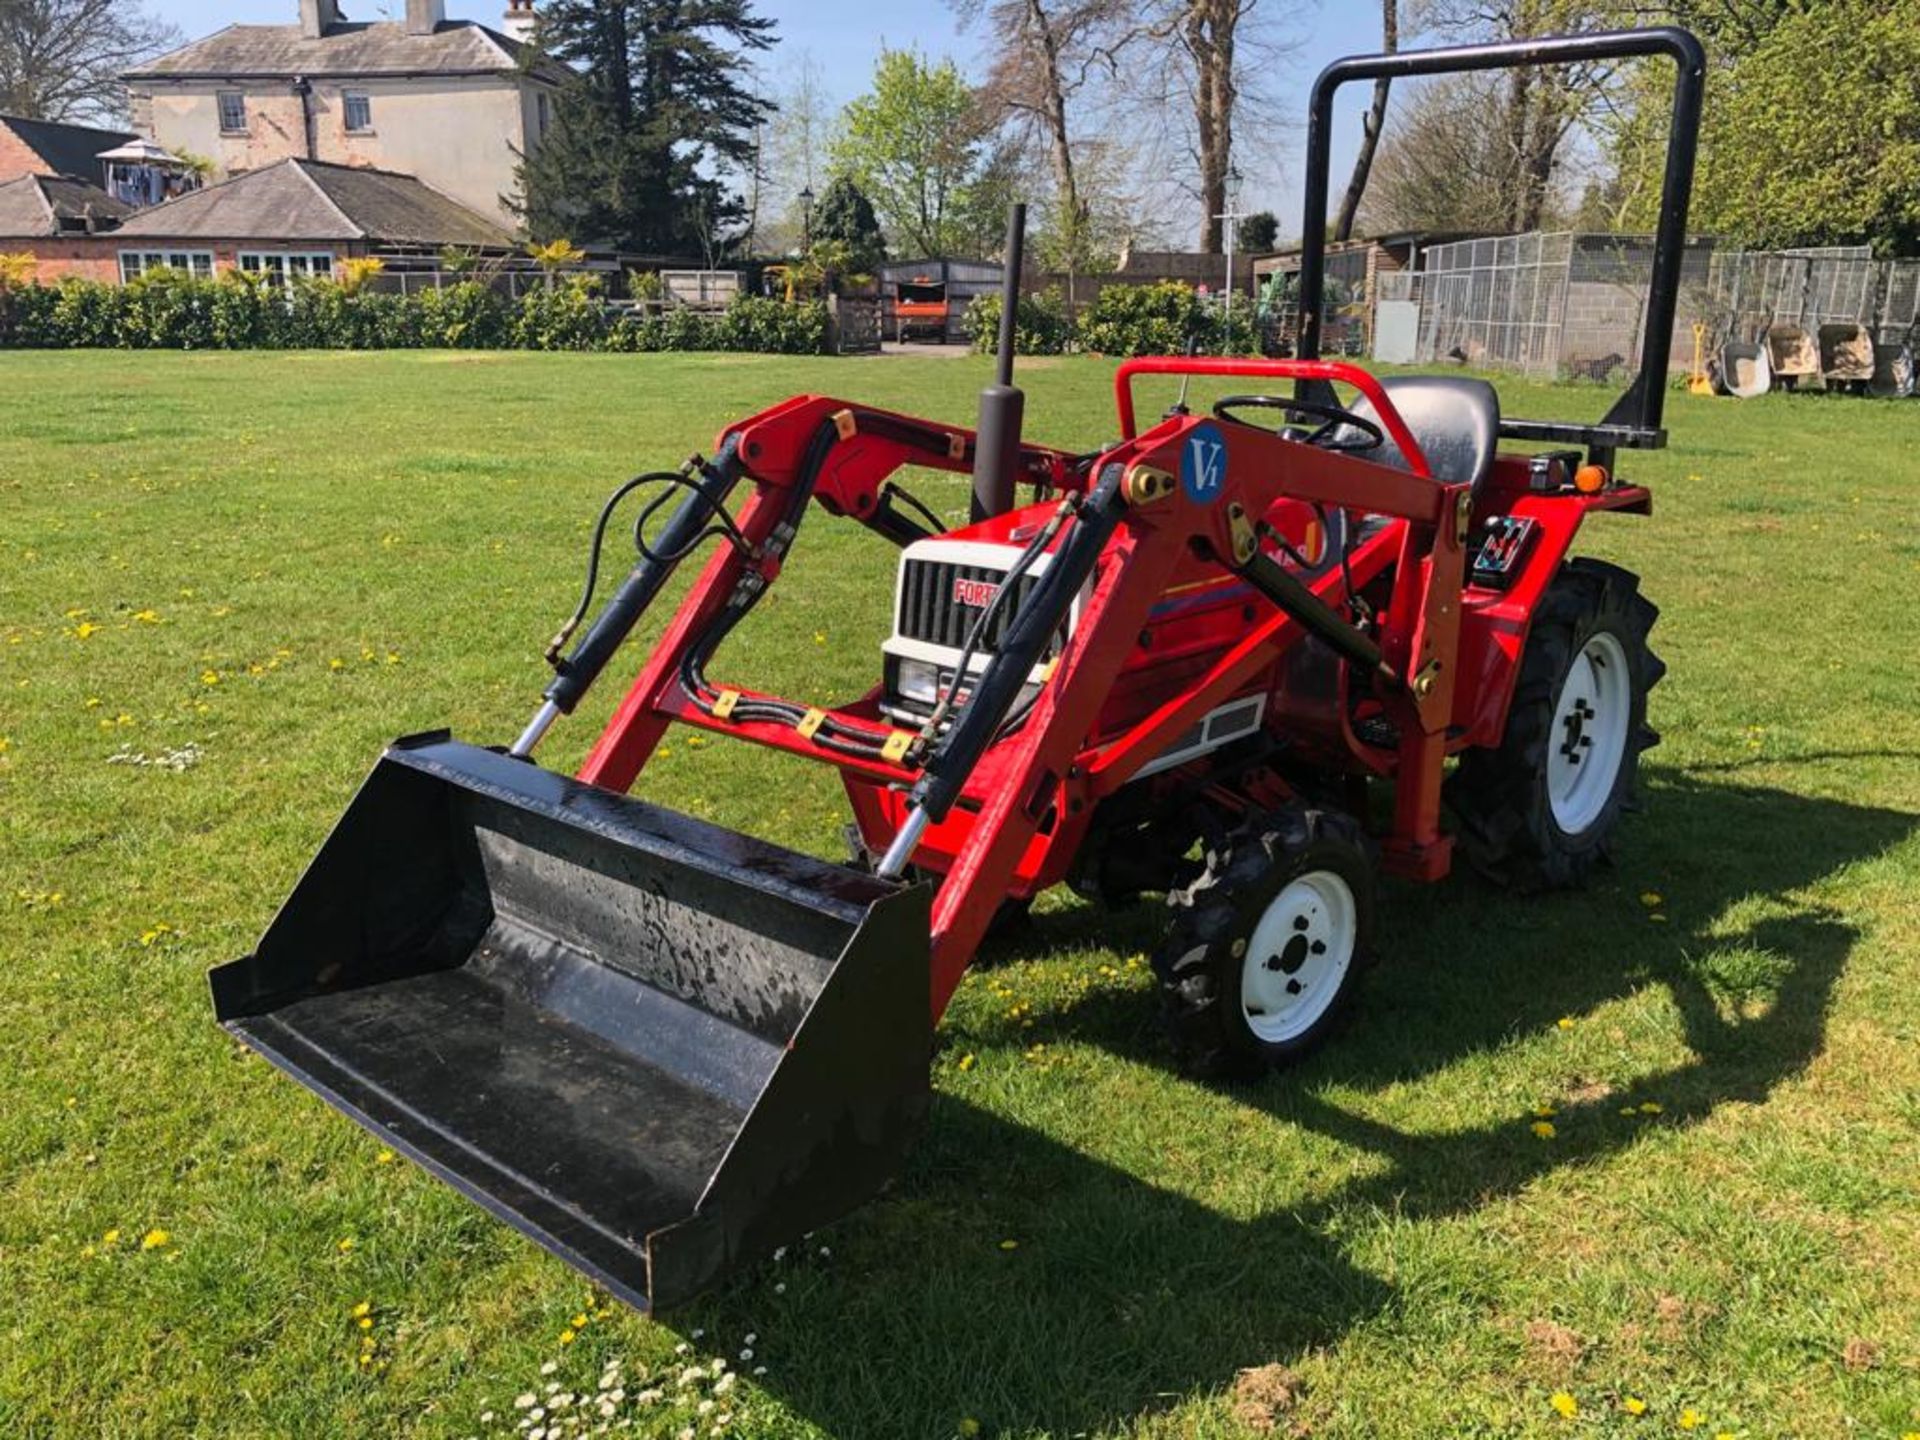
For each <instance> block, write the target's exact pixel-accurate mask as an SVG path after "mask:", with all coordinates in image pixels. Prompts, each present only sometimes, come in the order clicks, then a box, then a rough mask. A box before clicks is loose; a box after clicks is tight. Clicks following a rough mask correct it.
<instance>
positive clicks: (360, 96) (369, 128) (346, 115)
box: [340, 90, 373, 135]
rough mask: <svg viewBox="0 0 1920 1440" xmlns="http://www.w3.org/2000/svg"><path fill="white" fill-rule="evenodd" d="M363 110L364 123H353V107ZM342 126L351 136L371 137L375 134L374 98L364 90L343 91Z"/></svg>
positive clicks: (341, 101)
mask: <svg viewBox="0 0 1920 1440" xmlns="http://www.w3.org/2000/svg"><path fill="white" fill-rule="evenodd" d="M355 105H358V106H360V108H361V112H362V114H361V119H362V122H363V123H361V124H359V125H356V124H354V123H353V107H354V106H355ZM340 124H341V125H342V127H343V128H344V129H345V130H346V132H347V134H349V135H371V134H372V133H373V96H371V95H369V94H368V93H367V92H366V91H364V90H343V91H341V93H340Z"/></svg>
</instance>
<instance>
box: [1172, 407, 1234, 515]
mask: <svg viewBox="0 0 1920 1440" xmlns="http://www.w3.org/2000/svg"><path fill="white" fill-rule="evenodd" d="M1226 483H1227V442H1226V437H1225V436H1223V435H1221V433H1220V430H1219V427H1218V426H1216V425H1214V424H1212V423H1211V422H1202V423H1201V424H1199V425H1196V426H1194V427H1193V429H1191V430H1189V431H1188V432H1187V438H1186V440H1185V442H1184V443H1183V444H1182V445H1181V447H1180V484H1181V487H1182V488H1183V489H1184V490H1185V491H1186V492H1187V498H1188V499H1189V500H1192V501H1194V502H1195V503H1196V504H1199V505H1211V504H1212V503H1213V502H1214V501H1215V500H1218V499H1219V498H1220V492H1221V491H1222V490H1223V489H1225V488H1226Z"/></svg>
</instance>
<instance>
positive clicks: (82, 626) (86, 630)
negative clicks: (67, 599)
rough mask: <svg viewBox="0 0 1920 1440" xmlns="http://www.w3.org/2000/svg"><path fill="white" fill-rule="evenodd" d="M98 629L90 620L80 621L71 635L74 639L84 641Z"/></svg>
mask: <svg viewBox="0 0 1920 1440" xmlns="http://www.w3.org/2000/svg"><path fill="white" fill-rule="evenodd" d="M99 629H100V627H99V626H98V625H96V624H94V623H93V622H92V621H91V620H82V621H81V622H80V623H79V624H78V625H76V626H74V627H73V633H74V637H75V638H76V639H80V640H84V639H86V638H87V637H88V636H89V635H92V634H94V633H95V632H97V631H98V630H99Z"/></svg>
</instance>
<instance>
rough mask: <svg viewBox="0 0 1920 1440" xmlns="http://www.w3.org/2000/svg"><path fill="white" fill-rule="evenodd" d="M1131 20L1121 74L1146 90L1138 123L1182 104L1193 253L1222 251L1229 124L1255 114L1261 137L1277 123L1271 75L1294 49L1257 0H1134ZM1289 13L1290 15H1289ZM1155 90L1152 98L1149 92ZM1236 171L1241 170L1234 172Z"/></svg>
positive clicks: (1276, 17)
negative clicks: (1195, 219)
mask: <svg viewBox="0 0 1920 1440" xmlns="http://www.w3.org/2000/svg"><path fill="white" fill-rule="evenodd" d="M1136 4H1137V5H1138V9H1137V11H1136V14H1137V16H1138V17H1139V18H1138V19H1137V21H1136V23H1135V25H1134V27H1133V29H1132V30H1131V31H1130V32H1129V35H1128V36H1127V37H1126V39H1127V43H1128V44H1129V45H1130V47H1131V48H1130V50H1129V53H1128V65H1127V67H1126V68H1127V70H1129V71H1131V72H1134V73H1135V74H1136V76H1137V77H1138V78H1137V80H1136V84H1137V85H1139V86H1141V87H1143V88H1144V89H1145V90H1146V91H1147V92H1148V93H1146V94H1144V95H1143V96H1142V97H1141V98H1142V99H1144V100H1145V101H1146V103H1147V104H1148V105H1149V106H1154V105H1158V106H1160V107H1167V108H1166V110H1164V111H1163V110H1161V109H1149V110H1147V111H1146V112H1145V113H1144V116H1143V121H1142V123H1145V124H1151V123H1153V121H1154V120H1155V119H1158V118H1160V117H1161V116H1162V115H1163V114H1164V115H1165V119H1166V120H1168V121H1171V122H1172V123H1175V124H1177V123H1178V117H1177V116H1175V115H1173V114H1172V113H1171V105H1172V102H1173V101H1174V99H1175V98H1176V97H1179V98H1181V99H1183V100H1184V108H1185V110H1186V120H1187V124H1186V126H1185V131H1186V133H1185V137H1184V138H1185V140H1186V144H1187V149H1188V152H1189V156H1190V158H1191V162H1192V165H1193V170H1192V172H1191V173H1192V175H1193V178H1194V181H1195V183H1194V185H1193V187H1192V189H1193V194H1194V198H1195V199H1197V200H1198V201H1199V202H1200V214H1201V220H1200V248H1201V249H1202V250H1203V251H1205V252H1207V253H1208V254H1216V255H1217V254H1219V253H1220V251H1221V249H1222V248H1223V247H1222V240H1223V238H1224V236H1223V228H1222V227H1223V224H1224V222H1223V221H1222V219H1221V218H1220V217H1221V216H1223V215H1224V214H1225V213H1226V209H1227V203H1228V184H1229V181H1230V179H1231V177H1232V175H1233V172H1234V170H1235V168H1236V166H1235V162H1234V135H1235V130H1236V126H1237V125H1238V124H1239V122H1240V121H1241V120H1242V119H1243V118H1245V117H1246V116H1248V115H1250V114H1251V115H1253V116H1256V117H1258V119H1259V121H1260V126H1261V133H1262V134H1266V135H1269V136H1270V135H1271V133H1272V132H1273V131H1275V130H1277V129H1278V128H1280V127H1281V126H1282V125H1283V124H1284V123H1285V122H1284V121H1283V120H1281V118H1280V116H1279V114H1278V112H1277V110H1276V107H1275V105H1274V102H1275V100H1276V99H1277V98H1278V97H1277V95H1276V93H1275V77H1276V76H1278V75H1280V74H1281V73H1282V72H1283V71H1284V69H1285V66H1286V62H1287V60H1288V58H1289V57H1290V55H1291V53H1292V52H1293V51H1294V50H1295V49H1296V48H1297V46H1296V45H1295V44H1294V43H1293V42H1292V40H1291V39H1290V36H1289V32H1288V31H1287V29H1286V27H1285V21H1283V19H1282V15H1281V12H1280V11H1278V10H1276V9H1275V8H1274V7H1272V6H1268V7H1267V8H1266V9H1264V10H1262V9H1260V0H1136ZM1294 13H1297V12H1294ZM1155 90H1157V91H1158V94H1157V95H1156V94H1154V93H1152V92H1153V91H1155ZM1238 168H1241V169H1244V168H1246V167H1244V166H1242V167H1238Z"/></svg>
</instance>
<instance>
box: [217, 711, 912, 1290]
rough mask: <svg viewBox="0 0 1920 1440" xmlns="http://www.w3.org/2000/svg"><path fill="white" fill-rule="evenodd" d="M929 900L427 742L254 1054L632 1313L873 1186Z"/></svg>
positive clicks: (236, 983)
mask: <svg viewBox="0 0 1920 1440" xmlns="http://www.w3.org/2000/svg"><path fill="white" fill-rule="evenodd" d="M928 944H929V940H928V899H927V889H926V887H924V886H906V885H903V884H900V883H897V882H894V881H888V880H880V879H875V878H873V877H870V876H866V875H862V874H858V873H855V872H853V871H850V870H847V869H845V868H843V867H840V866H835V865H829V864H826V863H824V862H822V861H818V860H813V859H810V858H808V857H806V856H804V855H798V854H795V853H794V852H792V851H788V850H783V849H781V848H779V847H778V846H774V845H769V844H766V843H763V842H761V841H757V840H753V839H751V838H749V837H747V836H743V835H739V834H735V833H734V832H732V831H729V830H722V829H720V828H718V827H716V826H712V825H708V824H705V823H704V822H701V821H698V820H694V819H690V818H688V817H687V816H684V815H678V814H675V813H674V812H672V811H669V810H663V809H660V808H659V807H657V806H653V805H649V804H645V803H643V802H641V801H638V800H634V799H630V798H629V797H627V796H624V795H616V794H614V793H612V792H610V791H606V790H601V789H598V788H595V787H593V786H590V785H584V784H581V783H580V782H578V781H575V780H571V779H568V778H566V777H564V776H560V775H555V774H553V773H551V772H549V771H545V770H541V769H539V768H538V767H536V766H534V765H532V764H530V763H527V762H524V761H520V760H514V759H509V758H508V757H506V756H505V755H502V754H499V753H497V752H494V751H490V750H483V749H478V748H476V747H474V746H471V745H463V744H460V743H458V742H456V741H452V740H449V739H448V738H447V737H446V736H445V735H443V734H442V735H429V736H422V737H416V738H414V739H411V740H403V741H400V742H399V743H398V744H396V745H395V746H394V747H393V748H391V749H389V750H388V751H387V752H386V754H385V755H383V756H382V757H381V758H380V760H379V762H378V763H377V764H376V765H375V766H374V769H373V773H372V774H371V775H370V776H369V777H368V778H367V781H366V784H365V785H363V786H362V787H361V790H360V793H359V794H358V795H357V796H356V797H355V798H354V801H353V804H352V805H351V806H350V807H349V808H348V810H347V813H346V814H345V816H344V817H343V818H342V819H341V821H340V823H339V825H338V826H337V827H336V828H335V829H334V831H333V834H332V835H331V836H330V837H329V838H328V840H327V842H326V844H325V845H324V846H323V847H322V849H321V851H320V854H319V855H318V856H317V857H316V858H315V860H314V861H313V863H312V865H311V866H310V867H309V868H308V870H307V873H306V874H305V876H303V877H302V879H301V881H300V883H299V885H298V887H297V888H296V889H295V890H294V892H293V895H292V896H291V898H289V899H288V901H287V903H286V905H285V906H284V907H283V908H282V909H281V911H280V913H279V915H278V916H276V917H275V919H274V921H273V923H272V925H271V926H270V927H269V928H268V930H267V933H266V934H265V936H264V937H262V939H261V941H260V945H259V948H258V949H257V950H255V951H254V953H253V954H251V955H249V956H247V957H246V958H245V959H242V960H237V961H235V962H233V963H232V964H229V965H223V966H220V967H219V968H217V969H215V970H214V971H213V973H212V976H211V980H212V985H213V999H214V1009H215V1012H216V1014H217V1015H218V1017H219V1019H220V1020H221V1022H222V1023H223V1024H224V1025H225V1026H226V1027H227V1028H228V1029H229V1030H231V1031H233V1032H234V1033H235V1034H236V1035H238V1036H240V1037H241V1038H242V1039H243V1040H245V1041H246V1043H247V1044H249V1045H251V1046H252V1047H253V1048H255V1049H256V1050H258V1051H260V1052H261V1053H262V1054H263V1055H265V1056H266V1057H267V1058H268V1059H269V1060H271V1061H272V1062H273V1063H274V1064H275V1065H277V1066H279V1067H280V1068H281V1069H282V1070H285V1071H286V1072H287V1073H288V1074H289V1075H291V1076H293V1077H294V1078H295V1079H296V1080H298V1081H300V1082H301V1083H302V1084H304V1085H306V1086H308V1087H309V1088H310V1089H312V1090H315V1091H317V1092H318V1093H319V1094H320V1095H321V1097H322V1098H324V1099H325V1100H326V1101H327V1102H328V1103H329V1104H331V1105H333V1106H335V1107H336V1108H338V1109H340V1110H342V1111H344V1112H345V1113H347V1114H348V1115H350V1116H352V1117H353V1118H354V1119H356V1120H358V1121H359V1122H360V1123H361V1124H363V1125H365V1126H366V1127H367V1128H369V1129H370V1130H373V1131H374V1132H375V1133H377V1134H378V1135H380V1136H381V1137H382V1139H384V1140H386V1141H387V1142H388V1143H389V1144H391V1145H393V1146H394V1147H395V1148H396V1149H399V1150H403V1151H405V1152H406V1153H407V1154H409V1155H411V1156H412V1157H414V1158H415V1159H417V1160H418V1161H419V1162H420V1163H421V1164H422V1165H424V1166H425V1167H427V1168H428V1169H429V1170H431V1171H433V1172H434V1173H435V1174H437V1175H439V1176H440V1177H441V1178H442V1179H444V1180H446V1181H448V1182H450V1183H451V1184H453V1185H455V1186H457V1187H458V1188H459V1189H460V1190H462V1191H464V1192H465V1193H466V1194H467V1195H468V1196H470V1197H471V1198H472V1199H474V1200H477V1201H478V1202H479V1203H480V1204H482V1205H484V1206H485V1207H486V1208H487V1209H488V1210H490V1211H492V1212H493V1213H494V1214H495V1215H497V1216H499V1217H500V1218H501V1219H503V1220H505V1221H507V1222H508V1223H509V1224H511V1225H513V1226H515V1227H516V1228H518V1229H519V1230H521V1231H523V1232H524V1233H526V1234H527V1235H529V1236H531V1237H532V1238H533V1239H534V1240H536V1241H538V1242H539V1243H540V1244H542V1245H544V1246H545V1247H546V1248H547V1249H549V1250H551V1251H553V1252H554V1253H555V1254H556V1255H558V1256H560V1257H561V1258H562V1259H564V1260H566V1261H568V1262H569V1263H571V1264H573V1265H575V1266H577V1267H578V1268H579V1269H581V1270H583V1271H585V1272H586V1273H587V1274H588V1275H589V1276H591V1277H593V1278H594V1279H595V1280H597V1281H599V1282H600V1283H602V1284H604V1285H605V1286H606V1287H607V1288H608V1289H609V1290H611V1291H612V1292H614V1293H615V1294H618V1295H619V1296H621V1297H622V1298H623V1299H626V1300H627V1301H629V1302H631V1303H633V1304H635V1305H638V1306H641V1307H643V1308H650V1307H653V1306H657V1305H671V1304H674V1303H676V1302H678V1301H681V1300H684V1299H686V1298H687V1297H688V1296H690V1295H692V1294H694V1293H695V1292H697V1291H699V1290H701V1289H703V1288H704V1287H706V1286H707V1285H709V1284H711V1283H712V1282H714V1281H715V1280H717V1279H718V1278H719V1277H721V1276H722V1275H724V1274H725V1273H727V1272H728V1271H730V1270H732V1269H734V1268H736V1267H738V1266H740V1265H741V1264H743V1263H745V1262H747V1261H750V1260H752V1259H754V1258H756V1257H758V1256H760V1255H762V1254H765V1253H767V1252H769V1251H771V1250H773V1249H774V1248H775V1247H777V1246H779V1245H783V1244H786V1243H788V1242H790V1241H792V1240H795V1239H798V1238H799V1237H800V1236H801V1235H802V1234H804V1233H805V1232H806V1231H807V1230H809V1229H811V1228H813V1227H815V1226H817V1225H821V1224H823V1223H825V1222H827V1221H829V1220H832V1219H834V1218H835V1217H837V1216H839V1215H841V1214H843V1213H845V1212H846V1211H848V1210H850V1209H852V1208H853V1207H854V1206H856V1205H858V1204H859V1203H860V1202H861V1201H863V1200H865V1199H867V1198H868V1197H870V1196H871V1195H872V1194H873V1193H874V1192H875V1191H876V1190H878V1189H879V1188H880V1187H881V1186H882V1185H883V1184H884V1183H885V1182H886V1180H887V1179H888V1178H889V1177H890V1176H891V1175H892V1174H893V1173H894V1171H895V1169H896V1168H897V1166H898V1164H899V1161H900V1159H901V1157H902V1155H903V1153H904V1152H905V1150H906V1149H907V1147H908V1145H909V1144H910V1143H911V1141H912V1140H913V1138H914V1136H915V1135H916V1134H917V1133H918V1130H919V1128H920V1125H921V1123H922V1121H923V1120H924V1118H925V1115H926V1109H927V1103H928V1057H929V1051H930V1046H931V1042H932V1021H931V1019H930V1009H929V1003H928V978H927V976H928V970H927V958H928Z"/></svg>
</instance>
